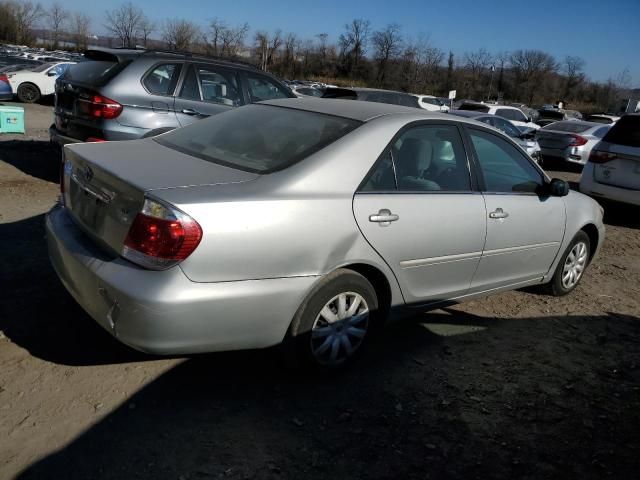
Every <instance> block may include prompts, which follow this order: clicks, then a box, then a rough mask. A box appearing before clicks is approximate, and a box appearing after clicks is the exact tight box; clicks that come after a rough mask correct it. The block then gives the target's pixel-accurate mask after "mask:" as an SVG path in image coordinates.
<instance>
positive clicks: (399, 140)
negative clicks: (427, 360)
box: [353, 124, 486, 304]
mask: <svg viewBox="0 0 640 480" xmlns="http://www.w3.org/2000/svg"><path fill="white" fill-rule="evenodd" d="M353 212H354V215H355V218H356V221H357V223H358V226H359V227H360V230H361V231H362V233H363V235H364V236H365V238H366V239H367V241H368V242H369V243H370V244H371V245H372V247H373V248H374V249H375V250H376V251H377V252H378V253H379V254H380V256H381V257H382V258H383V259H384V260H385V262H386V263H387V264H388V265H389V267H390V268H391V269H392V270H393V272H394V274H395V275H396V277H397V279H398V282H399V284H400V287H401V289H402V293H403V295H404V298H405V301H406V302H407V303H414V304H421V303H429V302H434V301H438V300H446V299H450V298H453V297H457V296H460V295H464V294H465V293H466V292H467V290H468V289H469V285H470V282H471V278H472V277H473V274H474V272H475V270H476V268H477V266H478V262H479V261H480V256H481V252H482V247H483V245H484V239H485V233H486V231H485V230H486V211H485V207H484V200H483V198H482V195H481V194H479V192H477V191H474V189H473V187H472V180H471V176H470V170H469V163H468V160H467V155H466V152H465V149H464V146H463V141H462V136H461V134H460V131H459V129H458V127H457V126H455V125H453V124H442V125H434V124H417V125H414V126H412V127H411V128H407V129H404V130H402V131H401V132H400V133H399V134H398V135H397V136H396V138H395V139H394V140H393V141H392V143H391V145H390V146H389V147H388V148H387V149H386V150H385V152H384V153H383V154H382V155H381V157H380V159H379V160H378V162H377V164H376V165H375V166H374V168H373V169H372V171H371V173H370V174H369V176H368V177H367V178H366V179H365V181H364V183H363V185H362V187H361V188H360V189H359V191H358V192H357V193H356V195H355V196H354V199H353Z"/></svg>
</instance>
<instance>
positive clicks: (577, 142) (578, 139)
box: [569, 133, 588, 147]
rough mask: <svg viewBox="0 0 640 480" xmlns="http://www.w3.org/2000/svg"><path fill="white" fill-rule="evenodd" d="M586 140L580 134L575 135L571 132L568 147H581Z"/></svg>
mask: <svg viewBox="0 0 640 480" xmlns="http://www.w3.org/2000/svg"><path fill="white" fill-rule="evenodd" d="M587 142H588V140H587V139H586V138H584V137H582V136H580V135H576V134H574V133H572V134H571V143H570V144H569V146H570V147H581V146H582V145H584V144H585V143H587Z"/></svg>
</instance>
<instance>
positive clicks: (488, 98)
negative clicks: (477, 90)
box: [487, 64, 496, 102]
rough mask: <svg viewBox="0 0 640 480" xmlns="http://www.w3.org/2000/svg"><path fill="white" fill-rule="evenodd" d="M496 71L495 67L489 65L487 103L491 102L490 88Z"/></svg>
mask: <svg viewBox="0 0 640 480" xmlns="http://www.w3.org/2000/svg"><path fill="white" fill-rule="evenodd" d="M495 71H496V66H495V64H494V65H491V79H490V80H489V93H488V94H487V102H488V101H489V100H491V87H492V86H493V74H494V72H495Z"/></svg>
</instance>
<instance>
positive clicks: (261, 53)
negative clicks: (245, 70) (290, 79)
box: [253, 30, 269, 70]
mask: <svg viewBox="0 0 640 480" xmlns="http://www.w3.org/2000/svg"><path fill="white" fill-rule="evenodd" d="M253 40H254V42H255V46H256V52H257V54H258V57H259V58H260V68H261V69H262V70H266V69H267V53H268V51H269V34H268V33H267V32H265V31H263V30H259V31H257V32H256V33H255V35H254V37H253Z"/></svg>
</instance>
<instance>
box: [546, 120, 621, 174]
mask: <svg viewBox="0 0 640 480" xmlns="http://www.w3.org/2000/svg"><path fill="white" fill-rule="evenodd" d="M610 128H611V125H602V124H601V123H592V122H582V121H579V120H564V121H561V122H554V123H550V124H549V125H547V126H546V127H542V128H541V129H540V130H538V133H537V134H536V138H537V140H538V144H539V145H540V153H541V154H542V156H543V157H555V158H560V159H562V160H565V161H567V162H572V163H580V164H582V165H584V164H585V163H587V159H588V158H589V154H590V153H591V149H592V148H593V147H594V146H595V145H596V144H597V143H598V142H599V141H600V140H602V138H603V137H604V136H605V134H606V133H607V132H608V131H609V129H610Z"/></svg>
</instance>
